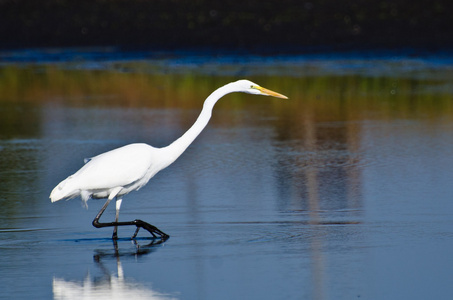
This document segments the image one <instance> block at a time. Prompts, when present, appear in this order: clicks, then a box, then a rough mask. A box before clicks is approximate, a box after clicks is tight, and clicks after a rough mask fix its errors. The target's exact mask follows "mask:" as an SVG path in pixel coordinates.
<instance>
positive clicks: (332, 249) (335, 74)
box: [0, 57, 453, 299]
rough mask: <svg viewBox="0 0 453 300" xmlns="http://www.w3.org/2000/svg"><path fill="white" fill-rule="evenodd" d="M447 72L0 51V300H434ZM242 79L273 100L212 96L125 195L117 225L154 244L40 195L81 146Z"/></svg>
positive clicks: (167, 126) (109, 144) (442, 291)
mask: <svg viewBox="0 0 453 300" xmlns="http://www.w3.org/2000/svg"><path fill="white" fill-rule="evenodd" d="M452 75H453V64H452V63H451V59H450V58H449V57H442V59H435V58H433V57H424V58H407V57H397V58H395V57H381V58H363V57H362V58H357V57H345V58H338V57H337V58H329V57H318V58H314V59H307V58H303V57H301V58H295V57H293V58H280V59H272V58H266V59H264V58H237V61H235V60H234V59H232V58H231V57H230V58H228V59H225V60H221V59H220V60H219V63H218V64H216V63H215V62H214V61H213V60H212V59H207V58H200V57H198V58H196V59H195V58H193V57H189V58H172V59H161V60H157V59H154V60H153V59H150V60H135V61H113V60H106V61H104V60H101V61H99V60H93V61H90V60H82V61H69V62H58V63H56V62H49V63H30V62H27V63H18V62H8V63H3V64H1V66H0V154H1V155H0V204H1V207H2V209H1V211H0V266H1V267H0V275H1V278H2V280H1V283H0V298H2V299H52V298H53V299H126V298H131V299H359V298H360V299H449V298H450V297H452V296H453V285H452V284H451V283H452V280H453V256H452V255H451V253H452V252H453V201H452V199H453V185H452V184H451V179H452V178H453V150H452V149H453V104H452V94H453V80H452V78H453V76H452ZM243 77H247V78H249V79H251V80H253V81H255V82H257V83H259V84H261V85H263V86H265V87H268V88H270V89H273V90H276V91H278V92H281V93H283V94H285V95H287V96H289V97H290V100H287V101H284V100H280V99H272V98H268V97H257V96H252V95H242V94H237V95H228V96H226V97H225V99H223V100H221V101H220V102H219V103H218V104H217V105H216V107H215V109H214V114H213V118H212V120H211V122H210V124H209V125H208V127H207V128H206V129H205V131H204V132H203V133H202V134H201V135H200V137H199V138H198V139H197V140H196V141H195V143H194V144H193V145H192V146H191V147H189V149H188V150H187V151H186V153H184V154H183V156H182V157H181V158H180V159H179V160H178V161H176V162H175V163H174V164H173V165H172V166H170V167H169V168H168V169H166V170H164V171H162V172H161V173H159V174H158V175H157V176H156V177H155V178H153V179H152V180H151V181H150V183H149V184H148V185H147V186H146V187H144V188H143V189H141V190H140V191H138V192H134V193H131V194H129V195H128V196H127V197H125V200H124V202H123V206H122V210H121V214H120V220H123V221H127V220H133V219H135V218H140V219H143V220H146V221H149V222H150V223H152V224H154V225H156V226H158V227H159V228H160V229H162V230H163V231H165V232H167V233H169V234H170V235H171V238H170V239H169V240H168V241H166V242H165V243H159V242H158V241H153V240H151V239H149V238H148V236H147V235H146V233H145V232H142V233H141V234H140V235H139V239H137V241H135V242H133V241H131V240H130V238H129V237H130V236H131V235H132V234H133V232H134V228H132V227H121V228H119V236H120V237H121V238H120V240H119V241H118V242H117V243H113V242H112V240H111V239H110V236H111V233H112V231H111V228H105V229H96V228H94V227H92V226H91V221H92V219H93V218H94V216H95V215H96V213H97V212H98V210H99V209H100V208H101V207H102V205H103V203H104V202H103V201H102V200H100V201H90V202H89V203H88V205H89V207H88V209H84V208H83V207H82V205H81V203H80V201H79V200H78V199H74V200H71V201H67V202H65V201H62V202H57V203H54V204H52V203H50V200H49V199H48V196H49V193H50V191H51V190H52V188H53V187H54V186H55V185H56V184H58V182H60V181H61V180H62V179H64V178H65V177H66V176H68V175H70V174H72V173H73V172H75V171H76V170H77V169H78V168H80V167H81V166H82V164H83V159H84V158H86V157H90V156H93V155H96V154H99V153H101V152H103V151H107V150H110V149H112V148H115V147H118V146H122V145H125V144H127V143H132V142H146V143H149V144H152V145H154V146H165V145H167V144H169V143H170V142H171V141H173V140H174V139H176V138H177V137H179V136H180V135H181V134H182V133H183V132H184V131H185V130H187V128H189V127H190V125H191V124H192V123H193V122H194V120H195V119H196V117H197V115H198V113H199V111H200V109H201V106H202V101H203V99H205V98H206V96H207V95H208V94H209V93H210V92H211V91H213V90H214V89H215V88H217V87H219V86H221V85H223V84H225V83H227V82H229V81H232V80H236V79H238V78H243ZM113 218H114V205H111V207H109V209H108V211H107V212H106V214H105V215H104V217H103V219H104V220H108V219H113Z"/></svg>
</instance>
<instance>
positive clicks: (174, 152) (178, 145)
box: [164, 84, 232, 164]
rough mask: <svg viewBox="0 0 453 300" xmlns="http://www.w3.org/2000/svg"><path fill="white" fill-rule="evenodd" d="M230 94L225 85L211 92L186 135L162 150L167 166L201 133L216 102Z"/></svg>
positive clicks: (227, 86)
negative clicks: (165, 155)
mask: <svg viewBox="0 0 453 300" xmlns="http://www.w3.org/2000/svg"><path fill="white" fill-rule="evenodd" d="M231 92H232V91H231V89H229V85H228V84H227V85H225V86H223V87H220V88H218V89H217V90H215V91H214V92H212V94H211V95H209V97H208V98H206V100H205V101H204V104H203V109H202V110H201V113H200V115H199V116H198V118H197V120H196V121H195V123H194V124H193V125H192V127H190V128H189V130H187V131H186V133H184V134H183V135H182V136H181V137H180V138H179V139H177V140H176V141H174V142H173V143H171V144H170V145H168V146H167V147H165V148H164V149H165V151H166V153H167V154H168V157H169V159H170V160H171V161H169V164H171V163H172V162H174V161H175V160H176V159H177V158H178V157H179V156H180V155H181V154H182V153H183V152H184V151H185V150H186V149H187V147H189V146H190V144H192V142H193V141H194V140H195V139H196V138H197V136H198V135H199V134H200V133H201V131H203V129H204V128H205V127H206V125H207V124H208V122H209V120H210V119H211V115H212V109H213V108H214V105H215V104H216V102H217V101H218V100H219V99H220V98H222V97H223V96H225V95H226V94H228V93H231Z"/></svg>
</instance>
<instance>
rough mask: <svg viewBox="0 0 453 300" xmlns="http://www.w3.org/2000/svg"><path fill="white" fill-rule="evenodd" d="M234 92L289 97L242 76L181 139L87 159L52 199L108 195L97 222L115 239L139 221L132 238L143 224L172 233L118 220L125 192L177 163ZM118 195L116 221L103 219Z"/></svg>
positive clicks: (211, 99)
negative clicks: (218, 105) (110, 229)
mask: <svg viewBox="0 0 453 300" xmlns="http://www.w3.org/2000/svg"><path fill="white" fill-rule="evenodd" d="M233 92H242V93H248V94H255V95H265V96H273V97H278V98H283V99H288V97H286V96H284V95H282V94H279V93H276V92H273V91H271V90H268V89H265V88H263V87H261V86H259V85H257V84H255V83H253V82H251V81H249V80H238V81H236V82H231V83H229V84H227V85H224V86H222V87H220V88H218V89H217V90H215V91H214V92H213V93H212V94H211V95H209V97H208V98H206V100H205V101H204V104H203V109H202V110H201V113H200V115H199V116H198V118H197V120H196V121H195V123H194V124H193V125H192V127H190V129H189V130H188V131H187V132H186V133H184V134H183V135H182V136H181V137H180V138H179V139H177V140H176V141H174V142H173V143H171V144H170V145H168V146H166V147H163V148H155V147H152V146H150V145H147V144H143V143H138V144H130V145H126V146H123V147H120V148H117V149H114V150H111V151H108V152H105V153H102V154H99V155H97V156H95V157H93V158H91V159H87V160H85V165H84V166H83V167H82V168H81V169H80V170H78V171H77V172H76V173H74V174H73V175H71V176H69V177H68V178H66V179H65V180H63V181H62V182H60V183H59V184H58V185H57V186H56V187H55V188H54V189H53V190H52V192H51V193H50V199H51V201H52V202H56V201H59V200H62V199H72V198H75V197H78V196H80V197H81V198H82V200H83V201H84V203H85V204H86V202H87V201H88V199H90V198H97V199H102V198H107V201H106V202H105V204H104V206H103V207H102V209H101V210H100V211H99V213H98V214H97V215H96V217H95V219H94V220H93V226H95V227H97V228H100V227H107V226H114V230H113V236H112V238H113V239H117V238H118V234H117V230H118V226H124V225H135V226H136V227H137V229H136V231H135V233H134V235H133V236H132V238H135V237H136V236H137V233H138V231H139V229H140V228H144V229H146V230H148V231H149V232H150V233H151V234H152V235H153V237H156V235H155V234H157V235H159V236H160V238H162V239H164V240H165V239H167V238H168V237H169V236H168V235H167V234H165V233H164V232H162V231H160V230H159V229H158V228H156V227H155V226H153V225H151V224H148V223H146V222H144V221H142V220H134V221H130V222H118V216H119V211H120V207H121V203H122V200H123V196H124V195H126V194H128V193H129V192H131V191H135V190H138V189H140V188H141V187H143V186H144V185H146V184H147V183H148V181H149V180H150V179H151V178H152V177H153V176H154V175H156V173H157V172H159V171H160V170H162V169H165V168H166V167H168V166H169V165H170V164H171V163H173V162H174V161H175V160H176V159H177V158H178V157H179V156H180V155H181V154H182V153H183V152H184V151H185V150H186V149H187V147H189V145H190V144H191V143H192V142H193V141H194V140H195V138H196V137H197V136H198V135H199V134H200V132H201V131H202V130H203V129H204V128H205V127H206V125H207V124H208V121H209V119H210V118H211V114H212V109H213V108H214V104H215V103H216V102H217V101H218V100H219V99H220V98H222V97H223V96H225V95H226V94H229V93H233ZM114 198H116V217H115V222H110V223H100V222H99V219H100V217H101V215H102V213H103V212H104V211H105V209H106V208H107V206H108V205H109V203H110V201H112V200H113V199H114Z"/></svg>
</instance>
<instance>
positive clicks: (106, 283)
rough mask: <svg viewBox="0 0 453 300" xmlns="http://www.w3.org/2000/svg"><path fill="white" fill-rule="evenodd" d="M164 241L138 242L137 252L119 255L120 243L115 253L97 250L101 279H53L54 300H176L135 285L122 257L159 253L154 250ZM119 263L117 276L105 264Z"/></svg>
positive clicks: (95, 260)
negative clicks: (113, 261) (105, 262)
mask: <svg viewBox="0 0 453 300" xmlns="http://www.w3.org/2000/svg"><path fill="white" fill-rule="evenodd" d="M163 242H164V240H161V239H152V241H151V242H150V243H149V244H146V245H140V244H139V243H138V242H137V241H136V240H134V241H133V243H134V244H135V249H134V251H128V252H120V251H119V249H118V242H117V240H114V241H113V245H114V250H113V252H112V251H106V250H95V254H94V256H93V260H94V262H95V265H96V266H97V267H98V268H99V269H100V270H101V272H102V277H101V278H99V277H93V276H91V275H90V274H89V273H88V274H87V275H86V277H85V279H84V280H83V281H82V282H79V281H71V280H64V279H62V278H55V277H54V278H53V282H52V289H53V296H54V299H57V300H66V299H71V300H72V299H84V300H91V299H96V300H102V299H108V300H115V299H134V300H141V299H165V300H168V299H177V298H176V297H174V296H172V295H169V294H165V293H161V292H158V291H156V290H153V289H151V288H150V287H149V286H145V285H143V284H140V283H137V282H134V281H133V280H131V279H127V278H126V277H125V276H124V272H123V268H122V265H121V261H120V257H130V256H133V257H137V256H141V255H146V254H150V253H152V252H153V251H155V250H156V248H155V246H157V245H159V244H162V243H163ZM112 258H113V259H116V266H117V270H116V271H117V275H115V272H111V271H110V270H109V269H108V268H107V267H106V266H105V265H104V263H103V261H105V260H109V259H112Z"/></svg>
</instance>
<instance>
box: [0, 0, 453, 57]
mask: <svg viewBox="0 0 453 300" xmlns="http://www.w3.org/2000/svg"><path fill="white" fill-rule="evenodd" d="M452 11H453V3H452V2H451V1H448V0H431V1H430V0H418V1H410V0H393V1H387V0H382V1H367V0H345V1H340V2H339V1H334V0H318V1H298V0H279V1H258V0H249V1H241V0H224V1H212V0H211V1H210V0H196V1H184V0H172V1H167V0H148V1H146V0H110V1H106V0H81V1H71V0H44V1H34V0H1V1H0V41H1V42H0V48H3V49H5V48H21V47H74V46H115V47H122V48H123V47H124V48H153V49H157V48H160V49H167V50H175V49H180V48H185V49H187V48H199V49H200V48H207V49H210V50H213V49H230V50H247V51H252V50H253V51H260V52H261V51H275V52H282V51H295V50H300V49H303V50H304V51H314V50H324V51H332V50H337V51H338V50H370V49H386V48H387V49H388V48H395V47H403V48H407V47H412V48H414V47H421V48H424V49H429V50H439V49H442V48H443V47H452V46H453V39H452V32H453V31H452V29H453V20H452V18H451V12H452Z"/></svg>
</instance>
